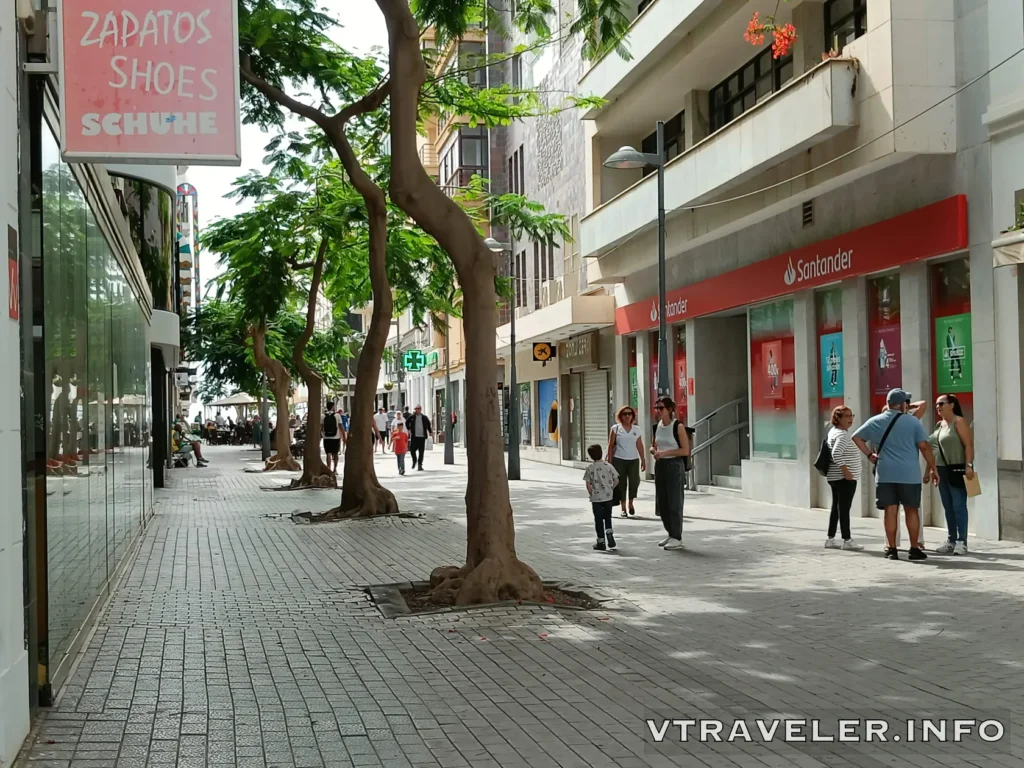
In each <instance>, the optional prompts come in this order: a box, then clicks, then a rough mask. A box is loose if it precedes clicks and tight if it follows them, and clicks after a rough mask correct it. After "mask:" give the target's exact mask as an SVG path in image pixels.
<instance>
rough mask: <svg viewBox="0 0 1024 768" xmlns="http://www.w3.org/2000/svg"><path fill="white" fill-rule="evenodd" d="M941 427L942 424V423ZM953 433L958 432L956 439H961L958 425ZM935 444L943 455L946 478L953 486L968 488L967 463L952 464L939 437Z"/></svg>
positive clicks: (940, 454)
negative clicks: (957, 428)
mask: <svg viewBox="0 0 1024 768" xmlns="http://www.w3.org/2000/svg"><path fill="white" fill-rule="evenodd" d="M940 429H941V425H940ZM953 433H954V434H956V439H957V440H959V439H960V435H959V434H957V433H956V427H955V426H954V427H953ZM935 444H936V445H937V446H939V456H941V457H942V463H943V465H945V467H946V478H947V481H948V482H949V485H950V486H951V487H952V488H966V487H967V484H966V482H965V480H966V478H967V465H966V464H950V463H949V459H947V458H946V452H945V451H944V450H942V441H941V440H940V439H938V438H936V439H935Z"/></svg>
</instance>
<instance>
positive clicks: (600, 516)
mask: <svg viewBox="0 0 1024 768" xmlns="http://www.w3.org/2000/svg"><path fill="white" fill-rule="evenodd" d="M590 506H591V507H592V508H593V510H594V529H595V530H596V531H597V538H598V540H599V541H604V534H605V531H610V530H611V529H612V502H611V501H592V502H590Z"/></svg>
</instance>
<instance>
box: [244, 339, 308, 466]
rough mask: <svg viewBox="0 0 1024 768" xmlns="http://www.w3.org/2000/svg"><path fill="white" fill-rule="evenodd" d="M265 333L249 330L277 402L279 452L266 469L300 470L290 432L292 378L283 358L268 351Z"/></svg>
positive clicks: (254, 354)
mask: <svg viewBox="0 0 1024 768" xmlns="http://www.w3.org/2000/svg"><path fill="white" fill-rule="evenodd" d="M266 332H267V331H266V328H257V327H255V326H253V327H252V328H250V329H249V334H250V335H251V336H252V346H253V356H254V357H255V358H256V365H258V366H259V367H260V368H262V369H263V370H264V371H265V372H266V374H267V378H268V379H270V388H271V390H272V391H273V393H274V401H275V402H276V403H277V439H276V441H275V442H276V443H277V446H276V447H277V453H276V454H274V455H273V456H271V457H270V458H269V459H267V464H266V466H265V467H264V470H265V471H267V472H273V471H275V470H281V471H284V472H299V471H300V470H301V469H302V467H300V466H299V462H297V461H296V460H295V459H294V458H293V457H292V440H291V434H290V432H289V431H288V390H289V389H290V385H291V381H292V377H291V376H290V375H289V374H288V369H287V368H285V367H284V364H283V363H282V362H281V361H280V360H275V359H274V358H272V357H270V356H269V355H268V354H267V347H266Z"/></svg>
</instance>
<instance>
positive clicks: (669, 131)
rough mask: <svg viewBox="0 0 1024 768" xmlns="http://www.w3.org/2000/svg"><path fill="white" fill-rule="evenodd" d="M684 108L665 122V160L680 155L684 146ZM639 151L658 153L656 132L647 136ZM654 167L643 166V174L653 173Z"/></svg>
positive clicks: (651, 153) (650, 153)
mask: <svg viewBox="0 0 1024 768" xmlns="http://www.w3.org/2000/svg"><path fill="white" fill-rule="evenodd" d="M684 114H685V110H684V111H683V112H680V113H679V114H678V115H676V116H675V117H673V118H672V119H671V120H668V121H666V122H665V162H666V163H667V162H668V161H669V160H671V159H672V158H673V157H676V156H677V155H681V154H682V153H683V150H684V149H685V148H686V127H685V123H684V122H683V115H684ZM640 151H641V152H643V153H645V154H649V155H656V154H658V132H657V131H655V132H654V133H652V134H651V135H650V136H647V137H646V138H645V139H644V140H643V141H642V142H641V144H640ZM656 170H657V169H656V168H644V170H643V175H644V176H647V175H648V174H651V173H654V172H655V171H656Z"/></svg>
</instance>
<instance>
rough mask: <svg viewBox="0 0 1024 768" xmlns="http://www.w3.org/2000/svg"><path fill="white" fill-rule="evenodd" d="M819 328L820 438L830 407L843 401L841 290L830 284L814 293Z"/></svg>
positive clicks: (822, 436) (825, 428)
mask: <svg viewBox="0 0 1024 768" xmlns="http://www.w3.org/2000/svg"><path fill="white" fill-rule="evenodd" d="M814 309H815V325H816V326H817V332H818V422H819V431H820V437H821V438H822V439H823V438H824V437H825V434H826V433H827V432H828V429H829V420H830V419H831V416H832V409H833V408H835V407H836V406H840V405H842V404H843V395H844V392H843V375H844V372H845V371H844V365H843V291H842V289H841V288H838V287H837V288H830V289H828V290H824V291H818V292H817V293H816V294H815V295H814Z"/></svg>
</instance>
